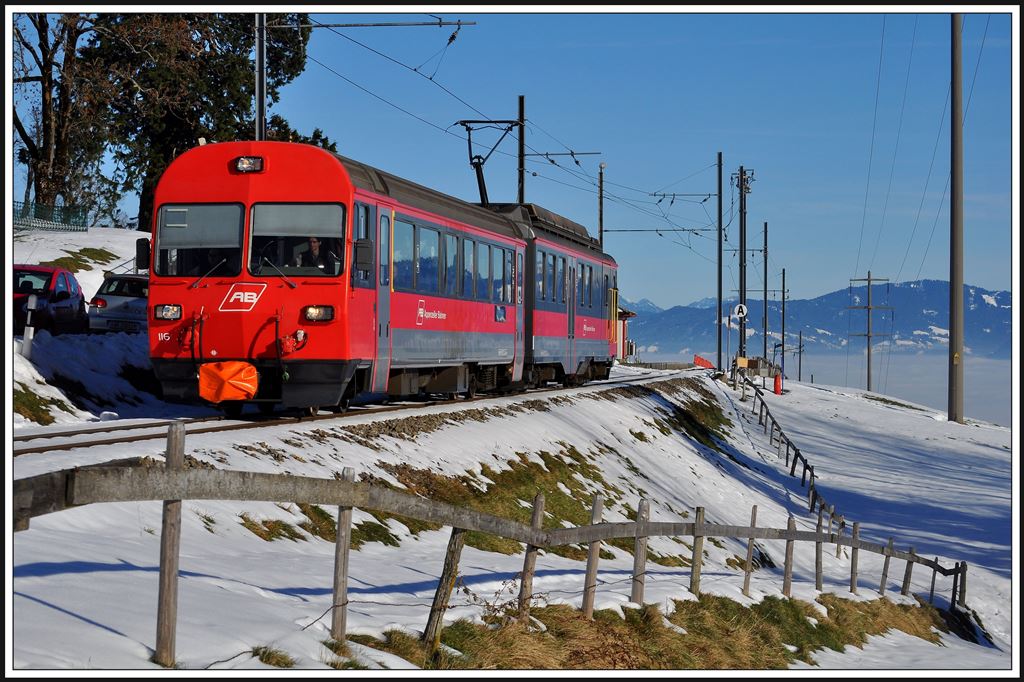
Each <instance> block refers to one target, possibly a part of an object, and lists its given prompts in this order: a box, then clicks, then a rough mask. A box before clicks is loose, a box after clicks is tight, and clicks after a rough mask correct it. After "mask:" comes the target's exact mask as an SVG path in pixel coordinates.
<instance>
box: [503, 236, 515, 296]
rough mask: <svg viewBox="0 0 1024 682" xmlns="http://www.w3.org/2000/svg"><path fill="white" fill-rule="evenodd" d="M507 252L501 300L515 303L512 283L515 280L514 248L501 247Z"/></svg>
mask: <svg viewBox="0 0 1024 682" xmlns="http://www.w3.org/2000/svg"><path fill="white" fill-rule="evenodd" d="M501 252H502V253H503V254H505V285H504V287H503V288H502V295H501V300H502V301H504V302H505V303H515V302H516V301H515V299H514V298H512V284H513V281H514V280H515V276H516V272H515V259H514V258H513V257H512V249H501Z"/></svg>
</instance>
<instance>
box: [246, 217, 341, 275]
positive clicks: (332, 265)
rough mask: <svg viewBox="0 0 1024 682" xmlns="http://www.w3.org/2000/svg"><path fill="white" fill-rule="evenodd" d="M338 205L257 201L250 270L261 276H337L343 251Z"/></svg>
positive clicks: (250, 249)
mask: <svg viewBox="0 0 1024 682" xmlns="http://www.w3.org/2000/svg"><path fill="white" fill-rule="evenodd" d="M344 244H345V207H344V206H342V205H341V204H256V205H254V206H253V207H252V244H251V245H250V248H249V254H250V255H249V271H250V272H251V273H252V274H254V275H259V276H261V277H336V276H338V275H340V274H341V273H342V271H343V270H344V269H345V268H344V265H345V264H344V261H343V260H342V255H343V254H344V253H345V249H344Z"/></svg>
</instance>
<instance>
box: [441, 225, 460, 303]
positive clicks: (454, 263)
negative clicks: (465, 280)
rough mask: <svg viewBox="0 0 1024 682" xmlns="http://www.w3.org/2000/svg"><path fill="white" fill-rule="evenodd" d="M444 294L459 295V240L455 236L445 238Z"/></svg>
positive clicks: (448, 235) (450, 235) (449, 235)
mask: <svg viewBox="0 0 1024 682" xmlns="http://www.w3.org/2000/svg"><path fill="white" fill-rule="evenodd" d="M444 293H445V295H446V296H458V294H459V238H458V237H456V236H455V235H454V234H446V235H445V236H444Z"/></svg>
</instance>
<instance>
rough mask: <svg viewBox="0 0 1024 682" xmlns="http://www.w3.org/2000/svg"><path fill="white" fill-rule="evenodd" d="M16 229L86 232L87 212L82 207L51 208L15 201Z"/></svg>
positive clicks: (87, 227) (45, 205) (44, 205)
mask: <svg viewBox="0 0 1024 682" xmlns="http://www.w3.org/2000/svg"><path fill="white" fill-rule="evenodd" d="M13 204H14V225H13V227H14V229H16V230H57V231H61V232H69V231H71V232H85V231H86V230H88V229H89V226H88V225H87V224H86V220H87V213H86V210H85V209H84V208H82V207H80V206H50V205H47V204H37V203H35V202H24V201H15V202H13Z"/></svg>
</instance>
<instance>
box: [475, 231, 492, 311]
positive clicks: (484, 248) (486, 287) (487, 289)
mask: <svg viewBox="0 0 1024 682" xmlns="http://www.w3.org/2000/svg"><path fill="white" fill-rule="evenodd" d="M476 297H477V300H480V301H489V300H490V297H491V247H490V246H488V245H487V244H482V243H481V244H477V245H476Z"/></svg>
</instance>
